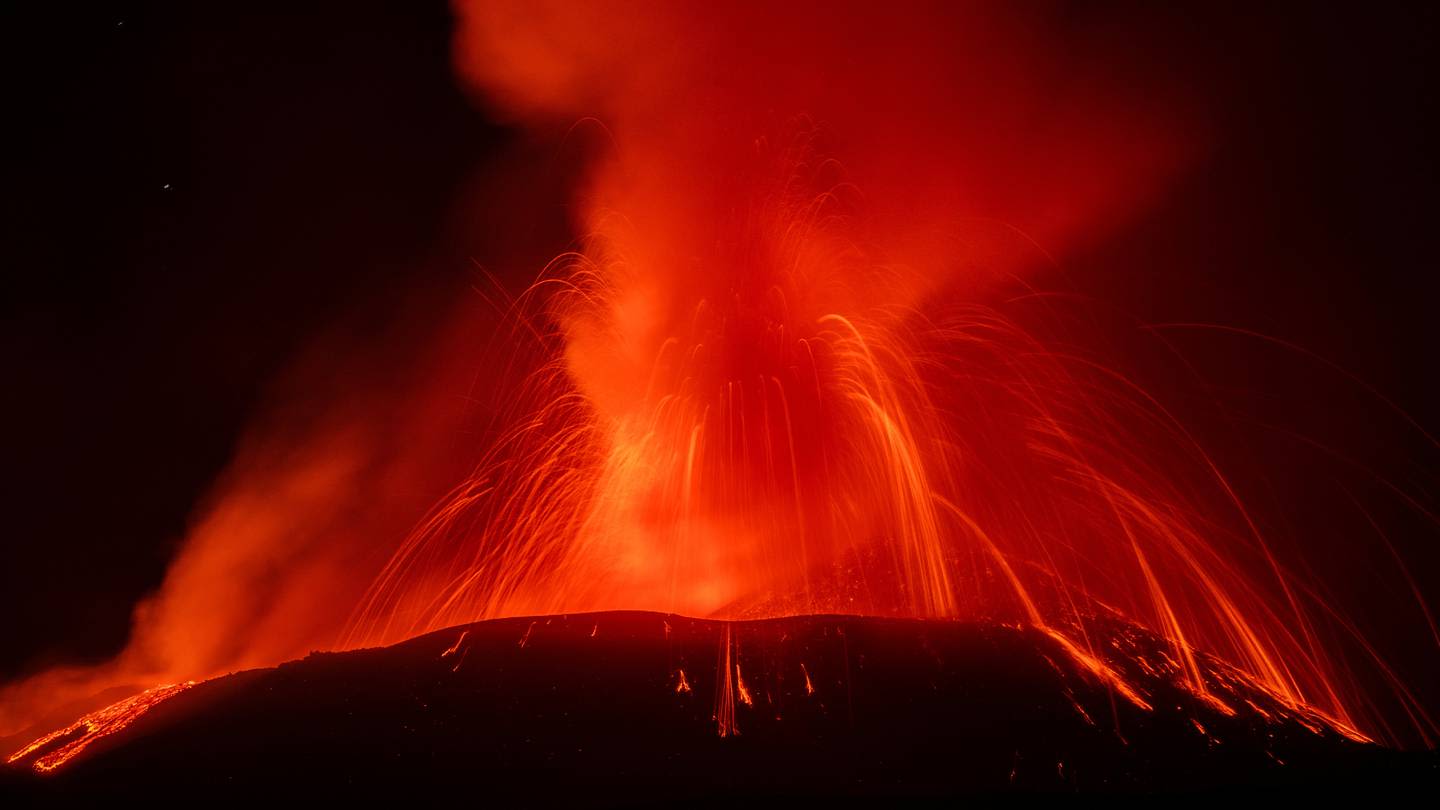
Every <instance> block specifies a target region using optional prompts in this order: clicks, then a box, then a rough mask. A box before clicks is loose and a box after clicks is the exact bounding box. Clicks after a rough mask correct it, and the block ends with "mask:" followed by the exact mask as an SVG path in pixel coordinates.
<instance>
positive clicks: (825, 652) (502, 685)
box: [5, 612, 1440, 803]
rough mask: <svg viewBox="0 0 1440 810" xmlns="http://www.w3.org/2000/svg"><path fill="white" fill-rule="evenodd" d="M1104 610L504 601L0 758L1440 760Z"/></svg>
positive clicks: (114, 769) (605, 797) (328, 769)
mask: <svg viewBox="0 0 1440 810" xmlns="http://www.w3.org/2000/svg"><path fill="white" fill-rule="evenodd" d="M1104 626H1105V627H1107V628H1108V630H1109V631H1110V638H1108V639H1106V640H1105V641H1104V644H1103V645H1101V646H1099V647H1097V648H1096V649H1097V651H1098V652H1097V654H1096V655H1095V657H1092V656H1091V655H1090V654H1088V653H1085V652H1082V651H1080V650H1078V649H1076V648H1074V647H1073V646H1070V645H1067V644H1065V643H1064V642H1063V641H1062V640H1061V639H1063V637H1058V636H1055V635H1053V634H1048V633H1046V632H1044V631H1040V630H1036V629H1033V628H1027V627H1022V626H1018V625H1004V624H993V623H984V622H954V621H937V620H910V619H885V618H874V617H864V618H862V617H852V616H797V617H789V618H782V619H770V620H761V621H742V622H723V621H709V620H698V619H689V618H684V617H680V616H674V615H662V614H657V613H642V612H606V613H586V614H571V615H564V616H559V615H557V616H538V617H529V618H509V619H498V620H491V621H486V622H480V623H475V624H469V625H464V626H458V627H454V628H450V629H446V630H442V631H439V632H435V633H430V634H427V635H424V636H420V637H417V638H414V639H411V640H409V641H405V642H402V643H400V644H396V645H393V646H389V647H382V648H373V649H362V650H354V651H349V652H340V653H315V654H312V655H310V656H308V657H306V658H304V659H303V660H298V661H292V662H289V663H286V664H282V665H280V666H278V667H275V668H270V669H257V670H251V671H246V672H239V673H235V674H232V675H229V676H226V677H221V678H217V679H214V680H211V681H207V682H204V683H200V684H196V685H193V686H189V687H188V688H187V687H186V686H185V685H176V686H174V687H169V688H166V689H161V690H151V691H150V692H147V693H142V695H140V696H137V697H135V698H131V699H130V701H127V702H126V703H128V704H130V705H131V707H132V708H133V707H134V706H135V705H140V706H141V709H140V711H138V712H132V713H131V716H130V717H129V718H128V719H127V720H126V722H125V723H123V724H120V725H119V727H118V728H117V727H113V726H112V727H111V729H110V731H113V733H107V732H106V731H105V730H102V731H100V732H98V733H97V732H96V731H95V729H96V728H99V727H100V725H101V724H96V723H94V722H92V723H91V724H90V725H86V724H85V723H84V722H82V723H80V724H77V726H76V727H72V729H71V730H70V731H68V732H62V733H61V734H59V735H58V736H53V737H51V738H50V739H49V740H48V741H47V742H45V743H43V744H41V745H39V746H33V747H31V748H30V749H28V750H23V752H22V753H20V754H19V755H15V756H12V760H11V767H10V769H9V770H8V772H7V773H6V776H5V779H6V786H7V788H9V789H10V790H13V791H16V792H19V793H21V794H28V795H31V796H35V797H86V796H99V795H105V796H132V797H136V798H140V797H144V796H150V795H161V792H162V791H163V792H164V795H194V796H214V795H225V796H228V797H235V796H237V795H248V796H254V797H259V796H277V795H307V796H317V797H318V796H325V797H327V798H336V797H354V798H361V797H364V798H374V797H378V796H393V797H397V798H399V797H409V798H414V797H416V796H417V795H427V794H433V795H437V796H439V795H451V794H454V795H460V794H459V793H456V792H461V793H463V792H465V791H479V792H482V793H484V794H485V795H486V796H490V797H495V798H499V799H504V800H525V801H547V800H565V799H585V800H587V801H589V802H595V801H600V802H606V803H615V802H631V801H637V800H643V801H650V800H676V799H693V798H701V797H705V798H710V797H717V796H718V797H723V796H756V795H758V796H781V795H795V794H805V795H816V794H821V795H825V794H830V795H837V796H864V795H869V796H935V795H946V794H955V793H967V792H1000V791H1041V792H1061V791H1085V790H1100V791H1148V790H1198V789H1204V790H1211V789H1224V788H1240V787H1244V788H1251V787H1255V786H1257V785H1259V786H1272V787H1282V786H1291V787H1294V786H1304V787H1306V788H1307V789H1314V788H1317V787H1318V788H1334V787H1343V786H1359V785H1367V786H1371V787H1373V786H1375V785H1382V786H1386V787H1397V788H1398V787H1403V786H1405V785H1419V784H1422V783H1425V782H1428V783H1430V784H1431V785H1433V784H1434V783H1435V781H1436V777H1437V775H1440V759H1437V757H1436V755H1435V754H1434V752H1429V753H1424V754H1406V753H1401V752H1396V751H1392V750H1388V749H1383V748H1380V747H1378V746H1374V745H1371V744H1367V743H1362V742H1357V741H1355V740H1353V739H1350V738H1349V737H1347V736H1345V735H1344V734H1342V733H1340V732H1339V731H1337V730H1336V729H1335V728H1334V727H1332V726H1330V725H1329V724H1328V723H1327V721H1326V720H1325V719H1324V718H1322V717H1319V716H1317V715H1313V714H1310V713H1309V712H1307V711H1306V710H1303V709H1296V708H1294V707H1289V706H1287V705H1285V704H1284V703H1283V702H1282V701H1281V700H1279V699H1278V698H1277V697H1275V696H1273V695H1271V694H1270V693H1268V692H1266V691H1265V690H1263V689H1262V688H1259V687H1258V686H1255V685H1253V684H1252V683H1251V682H1250V681H1248V680H1247V679H1246V678H1245V677H1244V676H1243V675H1241V674H1240V673H1238V672H1237V671H1235V670H1233V669H1230V668H1229V667H1227V666H1226V665H1224V664H1223V663H1221V662H1219V661H1217V660H1215V659H1210V658H1208V657H1203V658H1202V660H1203V661H1204V664H1205V667H1206V677H1207V679H1209V681H1210V682H1211V684H1212V689H1211V694H1212V695H1213V696H1214V697H1213V698H1211V699H1206V700H1201V699H1198V698H1197V697H1196V696H1195V695H1194V694H1193V693H1191V692H1189V691H1187V690H1185V689H1184V688H1182V687H1180V686H1177V685H1176V683H1177V682H1178V681H1177V680H1176V679H1175V678H1174V677H1173V673H1174V670H1175V669H1176V667H1177V666H1178V665H1177V664H1175V663H1174V662H1173V661H1169V660H1168V656H1167V654H1166V650H1165V645H1164V644H1163V643H1162V642H1160V641H1158V640H1156V639H1155V638H1153V637H1152V636H1150V635H1148V634H1146V633H1145V632H1143V631H1141V630H1139V629H1138V628H1135V627H1134V626H1131V625H1127V624H1125V623H1123V622H1122V621H1120V620H1118V619H1117V620H1113V621H1109V622H1106V623H1105V624H1104ZM1091 640H1092V642H1095V641H1098V639H1095V638H1092V639H1091ZM1102 657H1103V660H1104V662H1105V663H1101V662H1100V659H1101V658H1102ZM147 696H148V697H147ZM137 701H138V703H137ZM107 711H108V710H107ZM99 714H103V712H99V713H96V715H91V716H90V717H91V718H95V717H96V716H97V715H99ZM87 735H88V737H89V739H88V740H85V742H84V744H83V745H80V746H75V745H74V743H75V742H77V740H83V739H84V738H85V737H86V736H87ZM66 746H71V748H70V750H71V752H72V756H71V758H69V759H68V760H64V761H63V762H61V763H60V764H58V765H56V758H55V756H54V754H55V753H56V752H57V751H59V750H61V749H64V748H65V747H66ZM47 757H50V759H49V760H47V759H46V758H47ZM47 762H48V763H49V764H50V765H52V766H54V767H53V770H51V771H49V772H46V773H39V772H38V771H39V770H40V768H39V767H38V766H40V765H42V764H45V763H47Z"/></svg>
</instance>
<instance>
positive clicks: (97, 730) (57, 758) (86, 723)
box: [5, 681, 195, 773]
mask: <svg viewBox="0 0 1440 810" xmlns="http://www.w3.org/2000/svg"><path fill="white" fill-rule="evenodd" d="M194 685H195V682H194V681H187V682H186V683H177V684H170V685H168V686H157V687H155V688H154V689H147V690H145V691H144V692H141V693H140V694H138V695H135V696H134V697H131V698H127V699H125V700H122V701H120V702H119V703H115V704H113V705H111V706H107V707H105V708H104V709H101V710H100V711H97V712H92V713H90V714H87V715H85V716H84V717H82V718H80V719H79V720H76V721H75V722H74V723H72V724H70V725H69V726H66V727H65V728H62V729H60V730H58V731H54V732H51V733H50V734H46V735H45V736H44V737H41V738H40V739H38V740H36V741H34V742H32V743H30V744H29V745H27V746H25V747H24V748H22V749H20V750H19V751H16V752H15V753H14V754H11V755H10V756H9V757H8V758H6V760H5V761H6V763H7V764H10V765H13V764H16V763H19V762H24V761H25V760H27V759H29V758H30V757H31V756H32V755H35V754H37V753H38V754H39V756H37V757H36V758H35V761H34V762H33V763H32V767H33V768H34V769H35V770H36V771H38V772H41V773H45V772H48V771H53V770H55V769H56V768H59V767H60V766H61V765H64V764H65V763H66V762H68V761H70V759H72V758H73V757H75V756H76V755H77V754H79V753H80V752H81V751H84V750H85V749H86V748H88V747H90V745H91V744H92V743H94V742H95V741H96V740H99V739H100V738H102V737H108V736H109V735H111V734H114V733H116V732H117V731H120V730H121V729H123V728H125V727H126V726H128V725H130V724H131V723H133V722H135V721H136V720H138V719H140V717H142V716H143V715H144V714H145V713H146V712H148V711H150V710H151V709H153V708H155V707H156V706H157V705H159V704H160V703H161V702H163V701H164V700H166V699H168V698H170V697H173V696H174V695H177V694H179V693H181V692H183V691H185V690H186V689H189V688H190V687H192V686H194Z"/></svg>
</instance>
